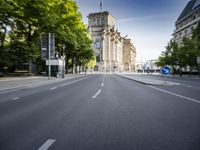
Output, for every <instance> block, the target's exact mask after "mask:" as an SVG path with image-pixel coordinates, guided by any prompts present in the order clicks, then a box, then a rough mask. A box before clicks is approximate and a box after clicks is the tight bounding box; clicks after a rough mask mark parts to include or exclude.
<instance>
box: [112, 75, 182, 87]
mask: <svg viewBox="0 0 200 150" xmlns="http://www.w3.org/2000/svg"><path fill="white" fill-rule="evenodd" d="M115 75H117V76H120V77H123V78H126V79H129V80H133V81H137V82H139V83H142V84H146V85H163V86H173V85H180V83H177V82H170V81H167V78H166V79H165V78H160V79H155V78H154V77H153V76H151V75H148V76H147V75H138V74H115Z"/></svg>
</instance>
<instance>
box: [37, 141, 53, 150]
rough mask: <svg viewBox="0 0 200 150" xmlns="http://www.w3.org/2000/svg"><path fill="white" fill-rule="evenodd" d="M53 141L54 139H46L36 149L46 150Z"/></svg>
mask: <svg viewBox="0 0 200 150" xmlns="http://www.w3.org/2000/svg"><path fill="white" fill-rule="evenodd" d="M55 141H56V140H55V139H48V140H47V141H46V142H45V143H44V144H43V145H42V146H41V147H40V148H39V149H38V150H47V149H48V148H49V147H50V146H51V145H52V144H53V143H54V142H55Z"/></svg>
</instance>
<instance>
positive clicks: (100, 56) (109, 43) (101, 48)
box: [88, 11, 123, 72]
mask: <svg viewBox="0 0 200 150" xmlns="http://www.w3.org/2000/svg"><path fill="white" fill-rule="evenodd" d="M88 30H89V33H90V35H91V39H92V41H93V48H94V51H95V54H96V61H97V65H96V68H95V70H96V71H100V72H115V71H123V60H122V59H123V38H122V37H121V36H120V33H119V32H118V31H117V30H115V19H114V17H113V16H112V15H111V14H110V13H109V12H107V11H104V12H99V13H91V14H89V16H88Z"/></svg>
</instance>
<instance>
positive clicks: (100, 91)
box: [92, 89, 102, 99]
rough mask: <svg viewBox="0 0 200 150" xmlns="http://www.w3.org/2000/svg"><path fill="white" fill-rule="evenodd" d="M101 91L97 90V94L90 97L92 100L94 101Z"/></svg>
mask: <svg viewBox="0 0 200 150" xmlns="http://www.w3.org/2000/svg"><path fill="white" fill-rule="evenodd" d="M101 91H102V90H101V89H100V90H98V92H97V93H96V94H95V95H94V96H93V97H92V99H95V98H96V97H97V96H98V95H99V94H100V93H101Z"/></svg>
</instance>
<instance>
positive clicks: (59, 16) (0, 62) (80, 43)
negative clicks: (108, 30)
mask: <svg viewBox="0 0 200 150" xmlns="http://www.w3.org/2000/svg"><path fill="white" fill-rule="evenodd" d="M47 32H52V33H54V34H55V37H56V39H55V41H56V51H57V52H58V53H59V54H60V55H64V54H65V55H66V62H67V64H66V70H68V69H69V68H73V67H74V66H84V65H86V62H88V61H90V60H91V59H93V56H94V53H93V50H92V48H91V40H90V39H89V36H88V33H87V28H86V26H85V25H84V23H83V22H82V16H81V13H80V12H79V10H78V6H77V4H76V2H75V1H74V0H45V1H44V0H23V1H21V0H0V37H1V40H0V54H1V55H0V66H1V67H0V69H2V68H3V67H5V66H7V67H9V66H8V64H9V63H10V64H11V65H13V66H21V65H22V64H23V63H29V65H31V64H32V62H33V63H34V64H41V63H42V61H41V60H40V36H41V34H43V33H47ZM6 50H7V51H8V50H9V51H10V52H11V53H7V54H8V56H6V57H7V58H8V57H9V56H12V57H9V58H12V61H11V60H9V59H7V60H5V59H3V56H4V54H5V51H6ZM38 61H39V62H38ZM14 63H15V64H14ZM43 63H44V62H43ZM15 69H16V68H15ZM29 72H31V66H29Z"/></svg>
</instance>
